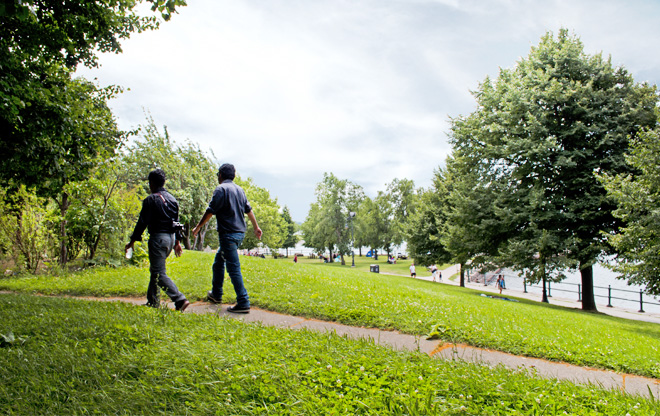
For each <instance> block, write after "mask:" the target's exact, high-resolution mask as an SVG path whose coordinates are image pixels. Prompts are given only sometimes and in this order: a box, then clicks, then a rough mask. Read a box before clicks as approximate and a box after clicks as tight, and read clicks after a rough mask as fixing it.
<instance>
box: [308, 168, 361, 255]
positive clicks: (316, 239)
mask: <svg viewBox="0 0 660 416" xmlns="http://www.w3.org/2000/svg"><path fill="white" fill-rule="evenodd" d="M315 193H316V202H314V203H312V205H311V206H310V210H309V213H308V214H307V218H306V219H305V222H304V223H303V226H302V230H303V239H304V240H305V245H306V246H307V247H313V248H315V249H316V250H318V251H319V252H325V250H326V249H329V250H330V252H333V251H334V250H335V248H336V250H337V252H338V253H339V254H341V256H342V264H344V255H346V254H348V253H350V247H351V230H350V227H349V225H348V218H349V213H350V212H356V211H357V210H358V207H359V206H360V202H361V201H362V200H363V199H364V192H363V191H362V187H361V186H359V185H356V184H354V183H352V182H351V181H349V180H346V179H339V178H337V177H336V176H335V175H334V174H332V173H325V174H323V181H322V182H320V183H318V184H317V185H316V192H315Z"/></svg>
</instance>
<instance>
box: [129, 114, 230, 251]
mask: <svg viewBox="0 0 660 416" xmlns="http://www.w3.org/2000/svg"><path fill="white" fill-rule="evenodd" d="M212 157H213V155H212V154H210V155H209V154H206V153H205V152H203V151H202V150H201V149H200V148H199V145H197V144H193V143H192V142H190V141H188V142H186V143H185V144H183V145H180V144H177V143H175V142H174V140H173V139H172V138H171V137H170V135H169V133H168V131H167V127H165V128H164V131H163V133H161V132H160V131H159V130H158V127H157V126H156V124H155V122H154V119H153V118H152V117H151V116H147V123H146V124H145V125H143V126H141V127H140V138H139V139H138V140H135V141H134V142H133V143H132V144H131V145H130V146H129V147H128V149H127V153H126V154H125V155H124V157H123V161H124V163H125V164H126V169H127V175H128V180H127V182H128V184H129V185H135V186H141V187H142V189H143V194H142V195H143V196H145V195H147V194H148V193H149V192H150V191H149V183H148V182H147V181H146V180H147V176H148V175H149V172H150V171H152V170H154V169H156V168H160V169H163V170H164V171H165V174H166V175H167V181H166V182H165V188H166V189H167V190H168V191H169V192H170V193H171V194H172V195H173V196H174V197H175V198H176V199H177V201H178V202H179V221H180V222H181V223H183V224H184V226H185V228H184V235H185V239H184V242H183V243H184V246H185V247H186V248H191V247H192V243H191V241H190V232H191V231H192V228H193V226H194V225H195V224H196V223H197V221H198V220H199V218H201V217H202V215H203V214H204V212H205V211H206V208H207V206H208V202H209V201H210V200H211V195H212V194H213V190H214V189H215V187H216V186H217V183H218V182H217V175H216V173H217V167H216V165H215V163H214V162H213V161H212ZM136 219H137V217H136ZM207 230H208V227H207ZM205 234H206V230H204V235H200V237H201V239H202V241H203V239H204V237H205ZM195 248H197V249H202V248H203V247H201V244H198V246H197V247H195Z"/></svg>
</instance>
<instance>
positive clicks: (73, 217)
mask: <svg viewBox="0 0 660 416" xmlns="http://www.w3.org/2000/svg"><path fill="white" fill-rule="evenodd" d="M124 169H125V168H124V166H123V165H122V163H121V161H120V160H119V159H109V160H107V161H104V162H103V163H102V164H101V165H100V166H99V168H98V169H96V170H95V171H94V172H93V176H92V177H90V178H89V179H87V180H85V181H82V182H75V183H71V184H69V185H68V186H67V188H66V190H67V192H68V193H69V195H70V196H71V206H70V207H69V209H68V211H67V214H66V220H67V227H68V237H69V241H71V242H72V243H71V244H70V247H77V246H78V245H79V244H80V243H82V244H84V246H85V249H86V256H85V257H86V258H87V259H90V260H91V259H93V258H94V256H95V254H96V253H97V250H98V249H99V248H101V249H103V251H105V252H106V253H108V254H110V255H111V256H112V257H117V256H122V255H123V248H124V244H125V243H126V241H127V240H128V235H129V233H130V231H131V230H132V227H133V225H134V224H135V219H136V218H137V216H138V215H139V211H140V199H139V196H138V188H137V187H132V188H130V189H128V188H126V185H125V183H124V182H123V181H124V180H125V179H126V172H125V171H124ZM72 251H73V250H72V249H71V248H70V249H69V252H72ZM78 251H79V250H78ZM73 257H75V256H73Z"/></svg>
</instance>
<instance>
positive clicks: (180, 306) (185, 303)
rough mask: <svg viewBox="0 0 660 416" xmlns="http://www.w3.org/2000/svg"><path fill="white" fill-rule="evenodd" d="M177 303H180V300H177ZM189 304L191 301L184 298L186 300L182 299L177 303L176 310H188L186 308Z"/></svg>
mask: <svg viewBox="0 0 660 416" xmlns="http://www.w3.org/2000/svg"><path fill="white" fill-rule="evenodd" d="M177 303H179V302H177ZM188 306H190V302H188V300H187V299H184V300H182V301H181V302H180V303H179V304H178V305H176V310H177V311H181V312H183V311H185V310H186V308H187V307H188Z"/></svg>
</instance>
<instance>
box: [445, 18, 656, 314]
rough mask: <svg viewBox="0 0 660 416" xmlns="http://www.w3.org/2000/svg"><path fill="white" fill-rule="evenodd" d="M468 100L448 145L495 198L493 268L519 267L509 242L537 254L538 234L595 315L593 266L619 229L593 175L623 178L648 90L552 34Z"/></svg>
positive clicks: (575, 42) (647, 121) (565, 36)
mask: <svg viewBox="0 0 660 416" xmlns="http://www.w3.org/2000/svg"><path fill="white" fill-rule="evenodd" d="M474 96H475V98H476V99H477V103H478V108H477V110H476V111H474V112H473V113H472V114H470V115H468V116H462V117H458V118H456V119H453V120H452V132H451V142H452V144H453V146H454V149H455V155H456V157H457V158H462V159H464V160H466V161H467V162H468V163H467V164H466V165H465V166H467V167H468V168H469V170H470V171H472V172H473V173H475V174H476V175H477V180H478V182H479V183H481V184H482V186H486V187H489V188H491V189H493V190H495V191H496V192H495V194H494V200H493V201H492V204H493V213H495V214H496V221H497V222H498V224H497V229H498V230H497V231H496V232H495V233H494V235H493V236H491V237H492V239H491V242H492V243H493V244H494V245H496V247H497V248H498V255H499V259H500V261H502V260H506V261H507V262H508V263H509V265H510V266H512V267H514V268H519V269H525V268H526V267H528V264H526V263H524V262H522V261H520V258H521V257H518V256H516V255H514V254H515V253H520V251H518V250H514V249H512V247H511V244H527V245H528V246H531V245H537V246H538V242H539V241H540V240H539V239H540V238H541V237H542V236H545V237H543V238H544V239H545V240H544V241H546V243H547V242H551V241H552V242H556V244H555V243H552V244H545V245H544V247H546V248H547V249H548V250H549V251H550V252H548V253H547V254H548V256H551V257H552V256H566V257H567V258H569V259H572V260H574V261H575V262H577V264H578V267H579V269H580V271H581V274H582V280H583V289H584V297H583V299H584V300H583V308H584V309H595V302H594V298H593V280H592V279H593V272H592V265H593V263H594V262H595V261H596V260H597V258H598V256H599V255H600V254H601V253H603V251H604V250H605V249H606V248H607V239H606V238H605V235H606V234H608V233H614V232H616V230H617V229H618V227H619V226H620V224H621V222H620V221H619V220H618V219H617V218H616V217H615V216H614V215H613V211H614V209H615V206H614V204H613V203H612V201H611V200H609V199H608V198H607V197H606V192H605V189H604V187H603V186H602V184H601V183H600V182H599V181H598V180H597V179H596V176H595V175H594V172H603V173H604V172H608V173H618V172H626V171H629V169H630V168H629V166H628V165H627V164H626V162H625V159H624V156H623V155H624V153H625V151H626V150H627V148H628V140H629V138H630V137H633V138H634V137H636V135H637V134H638V133H639V131H640V130H641V129H643V128H644V127H645V126H652V125H653V124H654V123H655V118H654V109H655V106H656V103H657V95H656V93H655V88H653V87H651V86H649V85H646V84H636V83H635V82H634V81H633V78H632V76H630V74H629V73H628V72H627V71H626V70H625V69H624V68H622V67H613V66H612V63H611V60H609V59H603V57H602V56H601V55H600V54H597V55H594V56H589V55H587V54H585V53H584V50H583V45H582V43H581V41H580V40H579V39H578V38H577V37H575V36H572V35H569V33H568V31H566V30H561V31H560V32H559V33H558V35H557V37H555V36H553V35H552V34H551V33H548V34H546V35H545V36H543V38H542V39H541V42H540V43H539V45H538V46H536V47H533V48H532V49H531V52H530V54H529V56H528V57H526V58H523V59H522V60H521V61H519V62H518V64H517V65H516V67H515V68H514V69H511V70H507V69H502V70H501V71H500V74H499V76H498V78H497V79H496V80H494V81H493V80H491V79H489V78H487V79H486V80H485V81H484V82H483V83H482V84H481V85H480V86H479V89H478V90H477V91H476V92H475V93H474ZM491 221H492V220H491ZM507 245H509V247H507ZM507 253H508V255H507Z"/></svg>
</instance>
